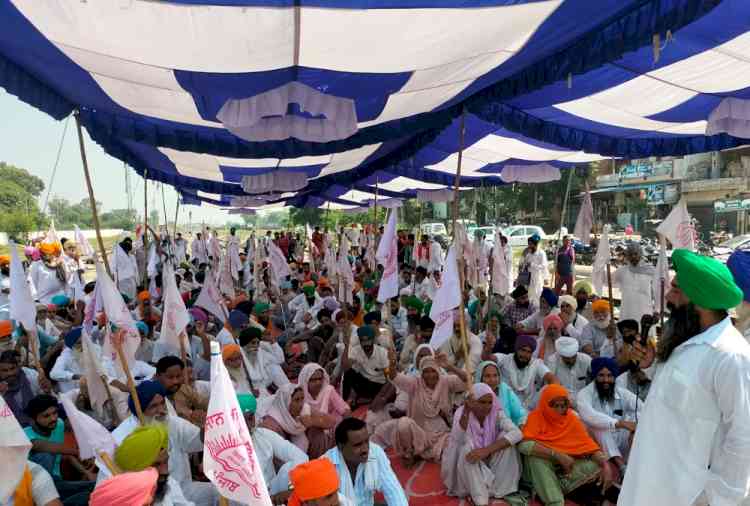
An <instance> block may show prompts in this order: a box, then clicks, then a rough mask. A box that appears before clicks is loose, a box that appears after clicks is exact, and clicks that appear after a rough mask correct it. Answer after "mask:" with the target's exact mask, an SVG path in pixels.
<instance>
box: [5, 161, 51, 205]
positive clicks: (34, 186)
mask: <svg viewBox="0 0 750 506" xmlns="http://www.w3.org/2000/svg"><path fill="white" fill-rule="evenodd" d="M0 181H2V182H3V185H6V184H8V183H11V182H12V183H15V184H16V185H18V186H20V187H21V188H23V189H24V191H25V192H26V193H28V194H30V195H32V196H34V197H38V196H39V195H41V194H42V191H44V181H42V180H41V179H40V178H38V177H36V176H33V175H31V174H29V171H27V170H26V169H21V168H19V167H15V166H13V165H10V164H7V163H5V162H0Z"/></svg>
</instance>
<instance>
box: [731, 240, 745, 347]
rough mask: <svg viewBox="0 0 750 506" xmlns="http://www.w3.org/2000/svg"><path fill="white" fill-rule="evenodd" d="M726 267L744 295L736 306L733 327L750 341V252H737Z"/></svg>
mask: <svg viewBox="0 0 750 506" xmlns="http://www.w3.org/2000/svg"><path fill="white" fill-rule="evenodd" d="M727 267H729V270H730V271H732V275H733V276H734V282H735V283H737V286H739V287H740V289H741V290H742V293H743V295H744V297H743V300H742V302H741V303H740V305H739V306H737V321H736V322H735V327H737V330H739V331H740V332H742V333H743V335H744V336H745V339H747V340H748V341H750V250H737V251H735V252H734V253H732V254H731V255H730V256H729V260H727Z"/></svg>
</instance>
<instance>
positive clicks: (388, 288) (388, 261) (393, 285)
mask: <svg viewBox="0 0 750 506" xmlns="http://www.w3.org/2000/svg"><path fill="white" fill-rule="evenodd" d="M396 214H397V210H396V209H391V211H390V216H388V223H386V225H385V230H384V231H383V236H382V237H381V238H380V244H378V251H377V253H376V254H375V258H377V260H378V262H379V263H380V264H381V265H382V266H383V277H382V278H381V279H380V286H379V287H378V302H380V303H383V302H385V301H387V300H388V299H390V298H391V297H395V296H397V295H398V239H397V238H396Z"/></svg>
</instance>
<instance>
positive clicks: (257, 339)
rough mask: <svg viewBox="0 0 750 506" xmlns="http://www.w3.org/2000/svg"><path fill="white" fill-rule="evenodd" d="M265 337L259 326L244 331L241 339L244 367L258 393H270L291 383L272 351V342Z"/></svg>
mask: <svg viewBox="0 0 750 506" xmlns="http://www.w3.org/2000/svg"><path fill="white" fill-rule="evenodd" d="M263 337H264V334H263V332H261V330H260V329H259V328H257V327H249V328H247V329H245V330H243V331H242V333H241V334H240V339H239V341H240V346H241V347H242V356H243V360H244V369H245V371H246V372H247V374H248V375H249V376H250V381H251V383H252V387H253V388H254V389H256V390H257V391H258V395H268V394H270V392H273V391H276V389H278V388H279V387H281V386H283V385H286V384H287V383H289V378H287V376H286V374H285V373H284V370H283V369H282V368H281V364H279V363H278V360H277V359H276V358H275V357H274V355H273V353H272V352H271V351H270V347H269V346H268V345H269V344H270V343H268V342H267V341H264V340H263ZM277 346H278V345H277Z"/></svg>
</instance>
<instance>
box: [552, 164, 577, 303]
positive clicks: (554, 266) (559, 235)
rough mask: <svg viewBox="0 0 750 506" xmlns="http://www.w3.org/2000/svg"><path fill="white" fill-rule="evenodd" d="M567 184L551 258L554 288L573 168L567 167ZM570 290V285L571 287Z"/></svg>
mask: <svg viewBox="0 0 750 506" xmlns="http://www.w3.org/2000/svg"><path fill="white" fill-rule="evenodd" d="M568 171H569V173H568V185H567V188H566V189H565V198H564V199H563V203H562V208H561V209H560V228H559V229H558V230H557V244H556V246H555V258H553V259H552V288H554V287H555V286H556V285H557V283H556V282H555V276H557V253H558V252H559V251H560V240H561V239H562V228H563V220H564V219H565V211H566V210H567V207H568V196H569V195H570V183H571V182H572V181H573V172H574V171H575V169H574V168H570V169H568ZM573 281H575V273H573ZM571 290H572V287H571Z"/></svg>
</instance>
